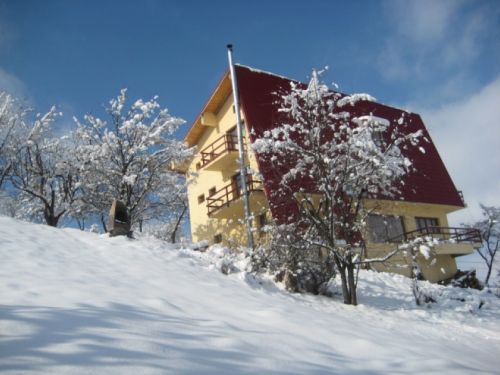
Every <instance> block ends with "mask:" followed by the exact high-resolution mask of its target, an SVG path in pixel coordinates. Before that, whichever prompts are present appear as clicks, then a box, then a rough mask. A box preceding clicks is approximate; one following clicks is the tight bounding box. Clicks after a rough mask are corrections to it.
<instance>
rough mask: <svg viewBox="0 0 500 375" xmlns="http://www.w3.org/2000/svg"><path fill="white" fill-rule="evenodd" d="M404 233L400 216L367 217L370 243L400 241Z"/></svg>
mask: <svg viewBox="0 0 500 375" xmlns="http://www.w3.org/2000/svg"><path fill="white" fill-rule="evenodd" d="M404 232H405V231H404V224H403V218H402V217H400V216H384V215H368V235H369V237H370V240H371V242H376V243H384V242H388V241H390V240H402V239H404Z"/></svg>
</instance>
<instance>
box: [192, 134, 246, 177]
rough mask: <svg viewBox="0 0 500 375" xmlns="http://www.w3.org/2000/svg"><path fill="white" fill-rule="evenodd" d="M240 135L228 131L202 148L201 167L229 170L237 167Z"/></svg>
mask: <svg viewBox="0 0 500 375" xmlns="http://www.w3.org/2000/svg"><path fill="white" fill-rule="evenodd" d="M237 161H238V137H237V136H236V135H234V134H230V133H226V134H224V135H222V136H221V137H219V138H217V139H216V140H215V141H214V142H212V143H211V144H210V145H208V146H207V147H205V148H204V149H203V150H201V165H200V168H205V169H207V170H227V169H231V168H232V167H234V168H236V167H237Z"/></svg>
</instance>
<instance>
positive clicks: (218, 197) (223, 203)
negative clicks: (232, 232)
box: [207, 175, 263, 216]
mask: <svg viewBox="0 0 500 375" xmlns="http://www.w3.org/2000/svg"><path fill="white" fill-rule="evenodd" d="M246 182H247V190H248V192H249V193H252V192H256V191H263V186H262V182H261V181H258V180H255V179H254V178H253V177H252V176H251V175H247V179H246ZM241 196H242V191H241V186H239V185H238V184H237V183H236V182H234V181H233V182H232V183H230V184H228V185H226V186H224V187H222V188H221V189H219V190H217V191H216V192H215V193H214V194H212V195H211V196H209V197H207V209H208V215H209V216H210V215H212V214H213V213H214V212H216V211H218V210H219V209H221V208H223V207H229V205H230V204H231V202H234V201H236V200H238V199H239V198H241Z"/></svg>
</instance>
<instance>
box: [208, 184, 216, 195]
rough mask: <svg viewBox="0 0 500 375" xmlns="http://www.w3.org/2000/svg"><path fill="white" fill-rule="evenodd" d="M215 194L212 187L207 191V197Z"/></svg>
mask: <svg viewBox="0 0 500 375" xmlns="http://www.w3.org/2000/svg"><path fill="white" fill-rule="evenodd" d="M215 193H216V190H215V186H214V187H211V188H210V189H209V190H208V196H209V197H211V196H212V195H215Z"/></svg>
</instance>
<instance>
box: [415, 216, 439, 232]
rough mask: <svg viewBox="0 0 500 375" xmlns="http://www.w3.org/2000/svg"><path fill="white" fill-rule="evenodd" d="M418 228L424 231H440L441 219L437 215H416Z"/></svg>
mask: <svg viewBox="0 0 500 375" xmlns="http://www.w3.org/2000/svg"><path fill="white" fill-rule="evenodd" d="M415 222H416V224H417V229H418V230H420V231H422V232H424V233H439V221H438V219H437V218H435V217H416V218H415Z"/></svg>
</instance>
